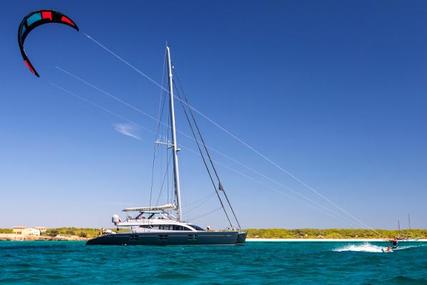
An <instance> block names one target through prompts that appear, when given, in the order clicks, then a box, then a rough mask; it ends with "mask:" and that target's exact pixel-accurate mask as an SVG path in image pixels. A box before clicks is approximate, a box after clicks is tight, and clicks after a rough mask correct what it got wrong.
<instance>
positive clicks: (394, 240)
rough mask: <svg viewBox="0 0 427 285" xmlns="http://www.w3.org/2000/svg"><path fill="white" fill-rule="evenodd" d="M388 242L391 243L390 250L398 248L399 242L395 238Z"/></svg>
mask: <svg viewBox="0 0 427 285" xmlns="http://www.w3.org/2000/svg"><path fill="white" fill-rule="evenodd" d="M390 242H391V248H392V249H396V248H397V247H398V246H399V241H398V239H397V238H394V239H392V240H391V241H390Z"/></svg>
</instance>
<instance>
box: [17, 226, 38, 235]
mask: <svg viewBox="0 0 427 285" xmlns="http://www.w3.org/2000/svg"><path fill="white" fill-rule="evenodd" d="M12 230H13V233H14V234H17V235H23V236H39V235H40V230H39V229H36V228H26V227H24V226H17V227H13V229H12Z"/></svg>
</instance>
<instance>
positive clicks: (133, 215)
mask: <svg viewBox="0 0 427 285" xmlns="http://www.w3.org/2000/svg"><path fill="white" fill-rule="evenodd" d="M166 61H167V73H168V87H169V88H168V90H167V91H168V92H167V93H168V99H169V100H168V101H169V117H170V122H169V123H170V127H169V129H170V134H169V135H170V137H171V142H158V143H160V144H164V145H166V146H167V148H168V149H169V150H170V151H171V156H172V162H173V186H174V187H173V188H174V189H173V190H174V193H173V194H174V195H173V196H174V197H173V203H167V204H163V205H158V206H151V205H150V206H147V207H132V208H126V209H124V210H123V212H125V213H126V214H127V217H126V218H125V219H123V220H122V219H121V218H120V216H118V215H113V217H112V222H113V224H114V226H115V228H117V229H118V231H112V230H108V231H104V232H103V234H102V235H100V236H98V237H96V238H93V239H90V240H88V241H87V244H88V245H190V244H191V245H203V244H243V243H244V242H245V240H246V232H244V231H242V230H241V227H240V223H239V221H238V219H237V216H236V214H235V211H234V210H233V207H232V206H231V203H230V200H229V198H228V196H227V194H226V192H225V190H224V187H223V184H222V183H221V180H220V177H219V175H218V172H217V171H216V168H215V165H214V163H213V161H212V159H211V155H210V153H209V149H208V147H207V146H206V144H205V141H204V139H203V137H202V135H201V132H200V129H199V127H198V126H197V122H196V120H195V116H194V115H193V110H192V108H191V106H190V105H189V104H188V101H187V99H186V98H179V99H180V102H181V103H183V107H184V113H185V116H186V119H187V122H188V123H189V125H190V128H191V131H192V134H193V136H194V138H195V141H196V144H197V147H198V150H199V152H200V155H201V157H202V159H203V163H204V166H205V168H206V170H207V172H208V174H209V177H210V181H211V182H212V186H213V188H214V190H215V193H216V196H217V198H218V200H219V203H220V205H221V208H222V210H223V211H224V213H225V216H226V218H227V220H228V222H229V225H230V227H229V228H228V229H227V230H212V229H210V228H209V227H208V228H202V227H200V226H198V225H196V224H194V223H190V222H187V221H185V220H184V219H183V216H182V203H181V189H180V175H179V161H178V151H179V147H178V143H177V136H176V123H175V104H174V103H175V99H176V98H175V96H174V79H173V74H172V73H173V68H172V62H171V52H170V47H169V46H166ZM150 203H151V202H150ZM231 216H232V217H233V218H234V223H233V222H232V219H231V218H230V217H231ZM123 230H124V231H123Z"/></svg>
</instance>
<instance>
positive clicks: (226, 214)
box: [181, 104, 233, 227]
mask: <svg viewBox="0 0 427 285" xmlns="http://www.w3.org/2000/svg"><path fill="white" fill-rule="evenodd" d="M181 106H183V109H184V114H185V118H186V119H187V122H188V125H189V126H190V130H191V133H192V134H193V137H194V139H195V141H196V145H197V148H198V150H199V153H200V156H201V157H202V161H203V164H204V165H205V168H206V171H207V172H208V175H209V178H210V180H211V182H212V186H213V188H214V189H215V193H216V195H217V197H218V200H219V203H220V204H221V207H222V209H223V211H224V214H225V216H226V217H227V220H228V223H229V224H230V227H233V224H232V223H231V220H230V217H229V216H228V213H227V210H226V209H225V207H224V203H223V202H222V199H221V196H220V195H219V193H218V189H217V188H216V184H215V182H214V180H213V177H212V174H211V171H210V169H209V166H208V164H207V162H206V158H205V156H204V155H203V152H202V149H201V148H200V145H199V141H198V140H197V137H196V134H195V132H194V129H193V126H192V124H191V122H190V118H189V117H188V114H187V110H186V109H185V108H184V105H182V104H181Z"/></svg>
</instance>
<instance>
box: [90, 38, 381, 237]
mask: <svg viewBox="0 0 427 285" xmlns="http://www.w3.org/2000/svg"><path fill="white" fill-rule="evenodd" d="M84 35H85V36H86V37H87V38H88V39H90V40H91V41H92V42H94V43H95V44H97V45H98V46H99V47H101V48H102V49H104V50H105V51H106V52H108V53H109V54H111V55H112V56H114V57H115V58H116V59H118V60H119V61H121V62H123V63H124V64H126V65H127V66H129V67H130V68H132V69H133V70H134V71H135V72H137V73H138V74H140V75H142V76H143V77H144V78H146V79H147V80H148V81H150V82H151V83H153V84H154V85H156V86H158V87H159V88H161V89H165V88H164V87H163V86H161V85H160V84H159V83H158V82H157V81H155V80H154V79H152V78H151V77H150V76H148V75H147V74H146V73H144V72H142V71H141V70H140V69H139V68H137V67H136V66H134V65H132V64H131V63H130V62H128V61H127V60H125V59H123V58H122V57H121V56H119V55H118V54H116V53H115V52H113V51H112V50H110V49H109V48H107V47H106V46H105V45H103V44H102V43H100V42H99V41H97V40H95V39H94V38H93V37H91V36H90V35H88V34H86V33H84ZM166 91H167V90H166ZM167 92H168V91H167ZM178 100H179V99H178ZM188 107H189V108H190V109H192V110H193V111H194V112H196V113H197V114H199V115H200V116H201V117H203V118H204V119H206V120H207V121H209V122H210V123H211V124H213V125H214V126H216V127H217V128H219V129H220V130H222V131H223V132H225V133H226V134H228V135H229V136H231V137H232V138H233V139H234V140H236V141H237V142H239V143H240V144H242V145H244V146H245V147H247V148H248V149H250V150H251V151H252V152H254V153H255V154H257V155H258V156H259V157H261V158H262V159H264V160H265V161H266V162H268V163H269V164H271V165H272V166H274V167H276V168H277V169H279V170H280V171H282V172H283V173H285V174H286V175H288V176H289V177H291V178H292V179H294V180H295V181H296V182H298V183H300V184H301V185H302V186H304V187H305V188H306V189H308V190H310V191H311V192H312V193H314V194H316V195H317V196H319V197H320V198H321V199H323V200H325V201H326V202H328V203H329V204H330V205H332V206H333V207H335V208H336V209H338V210H339V211H340V212H342V213H344V214H345V215H347V216H348V217H350V218H351V219H353V220H354V221H356V222H357V223H359V224H360V225H362V226H363V227H366V228H368V229H370V230H372V231H374V232H375V230H374V229H373V228H372V227H371V226H369V225H367V224H365V223H364V222H363V221H361V220H360V219H359V218H357V217H355V216H354V215H353V214H351V213H350V212H348V211H347V210H345V209H343V208H342V207H340V206H338V205H337V204H336V203H335V202H333V201H332V200H330V199H329V198H327V197H326V196H325V195H323V194H322V193H320V192H319V191H318V190H316V189H315V188H314V187H312V186H310V185H308V184H307V183H305V182H304V181H302V180H301V179H300V178H298V177H296V176H295V175H294V174H293V173H291V172H290V171H289V170H287V169H285V168H283V167H281V166H280V165H279V164H278V163H276V162H275V161H273V160H272V159H270V158H269V157H267V156H266V155H264V154H262V153H261V152H260V151H258V150H257V149H255V148H254V147H253V146H252V145H250V144H248V143H247V142H245V141H243V140H242V139H241V138H239V137H238V136H236V135H235V134H234V133H232V132H231V131H229V130H228V129H226V128H225V127H223V126H222V125H220V124H219V123H217V122H216V121H214V120H213V119H211V118H210V117H208V116H207V115H205V114H204V113H202V112H201V111H199V110H197V109H196V108H195V107H193V106H191V105H188Z"/></svg>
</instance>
